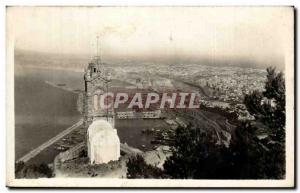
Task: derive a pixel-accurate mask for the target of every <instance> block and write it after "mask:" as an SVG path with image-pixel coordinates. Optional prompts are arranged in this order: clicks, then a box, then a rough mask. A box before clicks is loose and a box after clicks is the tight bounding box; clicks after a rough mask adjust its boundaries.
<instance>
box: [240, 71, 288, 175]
mask: <svg viewBox="0 0 300 193" xmlns="http://www.w3.org/2000/svg"><path fill="white" fill-rule="evenodd" d="M244 103H245V105H246V107H247V110H248V111H249V113H250V114H251V115H253V116H254V117H255V118H256V121H257V122H262V123H263V124H264V125H265V126H267V132H268V134H269V135H268V138H267V139H266V140H263V141H261V145H262V146H263V147H265V148H266V151H265V153H264V155H263V156H264V157H263V159H264V162H265V163H264V164H265V167H264V175H265V176H267V178H282V177H283V176H284V174H285V119H286V116H285V81H284V76H283V73H282V72H276V69H275V68H272V67H269V68H267V80H266V84H265V91H263V92H259V91H254V92H252V93H251V94H250V95H246V96H245V100H244Z"/></svg>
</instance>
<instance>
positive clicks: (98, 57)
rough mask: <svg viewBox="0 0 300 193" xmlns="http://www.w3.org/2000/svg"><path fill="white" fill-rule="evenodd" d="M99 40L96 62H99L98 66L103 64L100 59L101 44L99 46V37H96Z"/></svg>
mask: <svg viewBox="0 0 300 193" xmlns="http://www.w3.org/2000/svg"><path fill="white" fill-rule="evenodd" d="M96 38H97V50H96V60H97V64H99V63H98V62H99V61H100V62H101V58H100V44H99V36H97V37H96Z"/></svg>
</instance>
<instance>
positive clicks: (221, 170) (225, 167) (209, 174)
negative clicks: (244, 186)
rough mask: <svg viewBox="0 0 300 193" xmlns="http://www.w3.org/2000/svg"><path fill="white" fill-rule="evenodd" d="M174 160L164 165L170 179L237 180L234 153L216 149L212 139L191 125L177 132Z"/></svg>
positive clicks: (218, 146)
mask: <svg viewBox="0 0 300 193" xmlns="http://www.w3.org/2000/svg"><path fill="white" fill-rule="evenodd" d="M172 152H173V154H172V156H171V157H169V158H168V159H167V160H166V162H165V164H164V172H165V174H166V175H167V176H169V177H170V178H179V179H228V178H233V176H232V175H231V174H232V173H231V172H230V170H231V169H232V168H233V164H232V159H231V154H230V150H229V149H227V148H226V147H225V146H221V145H215V141H213V139H212V138H211V136H209V135H207V134H206V133H203V132H201V129H200V128H196V127H193V126H192V125H189V126H187V127H179V128H177V130H176V134H175V142H174V146H173V147H172Z"/></svg>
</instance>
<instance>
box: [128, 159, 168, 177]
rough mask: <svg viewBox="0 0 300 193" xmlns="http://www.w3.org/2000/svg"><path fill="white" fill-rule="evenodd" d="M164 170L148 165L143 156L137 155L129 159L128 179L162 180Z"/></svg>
mask: <svg viewBox="0 0 300 193" xmlns="http://www.w3.org/2000/svg"><path fill="white" fill-rule="evenodd" d="M161 177H163V173H162V170H161V169H159V168H156V167H154V166H151V165H148V164H147V163H146V162H145V160H144V158H143V157H142V156H141V155H139V154H138V155H135V156H132V157H130V158H129V160H128V162H127V178H129V179H135V178H161Z"/></svg>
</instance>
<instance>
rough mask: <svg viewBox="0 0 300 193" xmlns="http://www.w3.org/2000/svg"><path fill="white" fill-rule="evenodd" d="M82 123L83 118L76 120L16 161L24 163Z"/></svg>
mask: <svg viewBox="0 0 300 193" xmlns="http://www.w3.org/2000/svg"><path fill="white" fill-rule="evenodd" d="M82 123H83V120H82V119H81V120H80V121H78V122H77V123H75V124H74V125H72V126H71V127H68V128H67V129H65V130H64V131H62V132H60V133H59V134H58V135H56V136H55V137H53V138H51V139H50V140H48V141H47V142H45V143H43V144H42V145H40V146H38V147H37V148H35V149H33V150H32V151H30V152H29V153H27V154H25V155H24V156H23V157H21V158H20V159H19V160H18V161H17V162H21V161H22V162H24V163H25V162H27V161H29V160H30V159H32V158H34V157H35V156H36V155H38V154H39V153H40V152H41V151H43V150H44V149H46V148H47V147H49V146H50V145H52V144H54V143H55V142H57V141H58V140H60V139H62V138H63V137H64V136H66V135H67V134H69V133H71V132H72V131H74V130H75V129H77V128H78V127H80V126H81V125H82Z"/></svg>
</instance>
